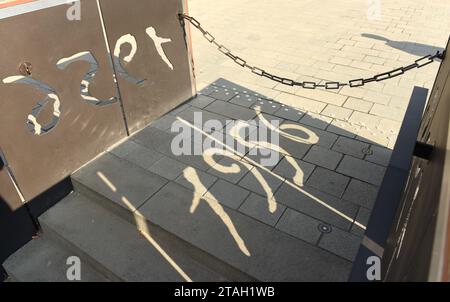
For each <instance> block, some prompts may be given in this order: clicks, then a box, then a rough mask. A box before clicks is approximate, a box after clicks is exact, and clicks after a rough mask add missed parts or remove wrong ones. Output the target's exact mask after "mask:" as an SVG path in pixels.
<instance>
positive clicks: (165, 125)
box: [150, 115, 177, 133]
mask: <svg viewBox="0 0 450 302" xmlns="http://www.w3.org/2000/svg"><path fill="white" fill-rule="evenodd" d="M176 120H177V119H176V117H174V116H172V115H165V116H163V117H161V118H159V119H157V120H156V121H154V122H152V123H151V124H150V127H153V128H157V129H159V130H163V131H166V132H167V131H168V132H169V133H170V129H171V128H172V125H173V123H174V122H175V121H176Z"/></svg>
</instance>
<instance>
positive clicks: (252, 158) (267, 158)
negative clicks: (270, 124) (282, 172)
mask: <svg viewBox="0 0 450 302" xmlns="http://www.w3.org/2000/svg"><path fill="white" fill-rule="evenodd" d="M282 158H283V154H282V153H280V152H277V151H275V150H272V149H268V148H264V147H255V148H252V149H251V150H250V151H249V152H248V153H247V154H246V155H245V156H244V157H243V158H242V160H243V161H245V160H247V161H248V163H249V164H251V165H255V166H258V167H260V166H261V167H265V168H267V169H269V170H272V169H273V168H275V166H276V165H278V163H279V162H280V161H281V159H282Z"/></svg>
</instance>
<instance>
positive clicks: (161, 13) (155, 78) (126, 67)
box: [100, 0, 195, 132]
mask: <svg viewBox="0 0 450 302" xmlns="http://www.w3.org/2000/svg"><path fill="white" fill-rule="evenodd" d="M100 3H101V8H102V12H103V18H104V22H105V28H106V33H107V36H108V42H109V45H110V49H111V53H112V54H113V57H114V62H115V69H116V73H117V80H118V83H119V89H120V94H121V97H122V101H123V106H124V111H125V115H126V119H127V123H128V127H129V130H130V132H135V131H137V130H139V129H141V128H143V127H144V126H146V125H147V124H148V123H149V122H151V121H153V120H154V119H156V118H158V117H160V116H161V115H163V114H164V113H166V112H168V111H169V110H171V109H173V108H175V107H176V106H178V105H179V104H181V103H182V102H184V101H186V100H187V99H189V98H191V97H192V96H193V95H194V94H195V88H194V85H193V78H192V68H191V65H190V63H191V62H190V56H189V38H188V37H187V39H186V40H187V42H186V40H185V36H184V35H185V33H184V30H183V28H182V26H181V24H180V21H179V19H178V16H177V14H178V12H179V10H180V7H179V5H181V3H182V2H180V1H179V0H128V1H122V0H101V1H100ZM169 39H170V40H169ZM118 41H119V43H118ZM120 45H121V46H120ZM132 45H133V46H132ZM133 52H135V54H134V56H133V55H131V56H130V53H133Z"/></svg>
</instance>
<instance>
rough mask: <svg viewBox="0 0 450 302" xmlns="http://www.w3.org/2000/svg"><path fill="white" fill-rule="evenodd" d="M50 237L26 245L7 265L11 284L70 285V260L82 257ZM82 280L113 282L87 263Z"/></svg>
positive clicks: (5, 263)
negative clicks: (46, 283) (68, 263)
mask: <svg viewBox="0 0 450 302" xmlns="http://www.w3.org/2000/svg"><path fill="white" fill-rule="evenodd" d="M49 237H50V236H47V235H46V234H43V235H42V236H41V237H38V238H36V239H34V240H32V241H30V242H29V243H28V244H26V245H25V246H23V247H22V248H21V249H20V250H19V251H17V252H16V253H14V255H12V256H11V257H9V258H8V259H7V260H6V261H5V262H4V264H3V265H4V267H5V269H6V271H7V273H8V275H9V280H10V282H68V281H69V280H68V279H67V269H68V268H69V266H68V265H67V259H68V258H69V257H72V256H76V257H79V258H80V259H81V254H80V253H77V252H74V251H71V250H69V249H67V248H66V247H65V246H63V245H62V244H60V243H59V242H57V241H54V240H52V239H51V238H49ZM81 274H82V275H81V277H82V279H81V280H80V281H83V282H109V281H110V280H109V279H108V278H107V277H106V276H105V275H103V274H102V273H100V272H99V271H97V270H96V269H95V268H93V267H92V266H91V265H89V264H87V263H84V264H83V266H82V268H81Z"/></svg>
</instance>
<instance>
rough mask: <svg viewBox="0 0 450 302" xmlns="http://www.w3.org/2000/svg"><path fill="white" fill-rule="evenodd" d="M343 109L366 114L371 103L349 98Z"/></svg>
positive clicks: (371, 105) (370, 107)
mask: <svg viewBox="0 0 450 302" xmlns="http://www.w3.org/2000/svg"><path fill="white" fill-rule="evenodd" d="M344 107H345V108H349V109H353V110H357V111H361V112H365V113H368V112H369V111H370V109H372V107H373V103H371V102H367V101H364V100H362V99H357V98H353V97H351V98H348V100H347V102H345V104H344Z"/></svg>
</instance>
